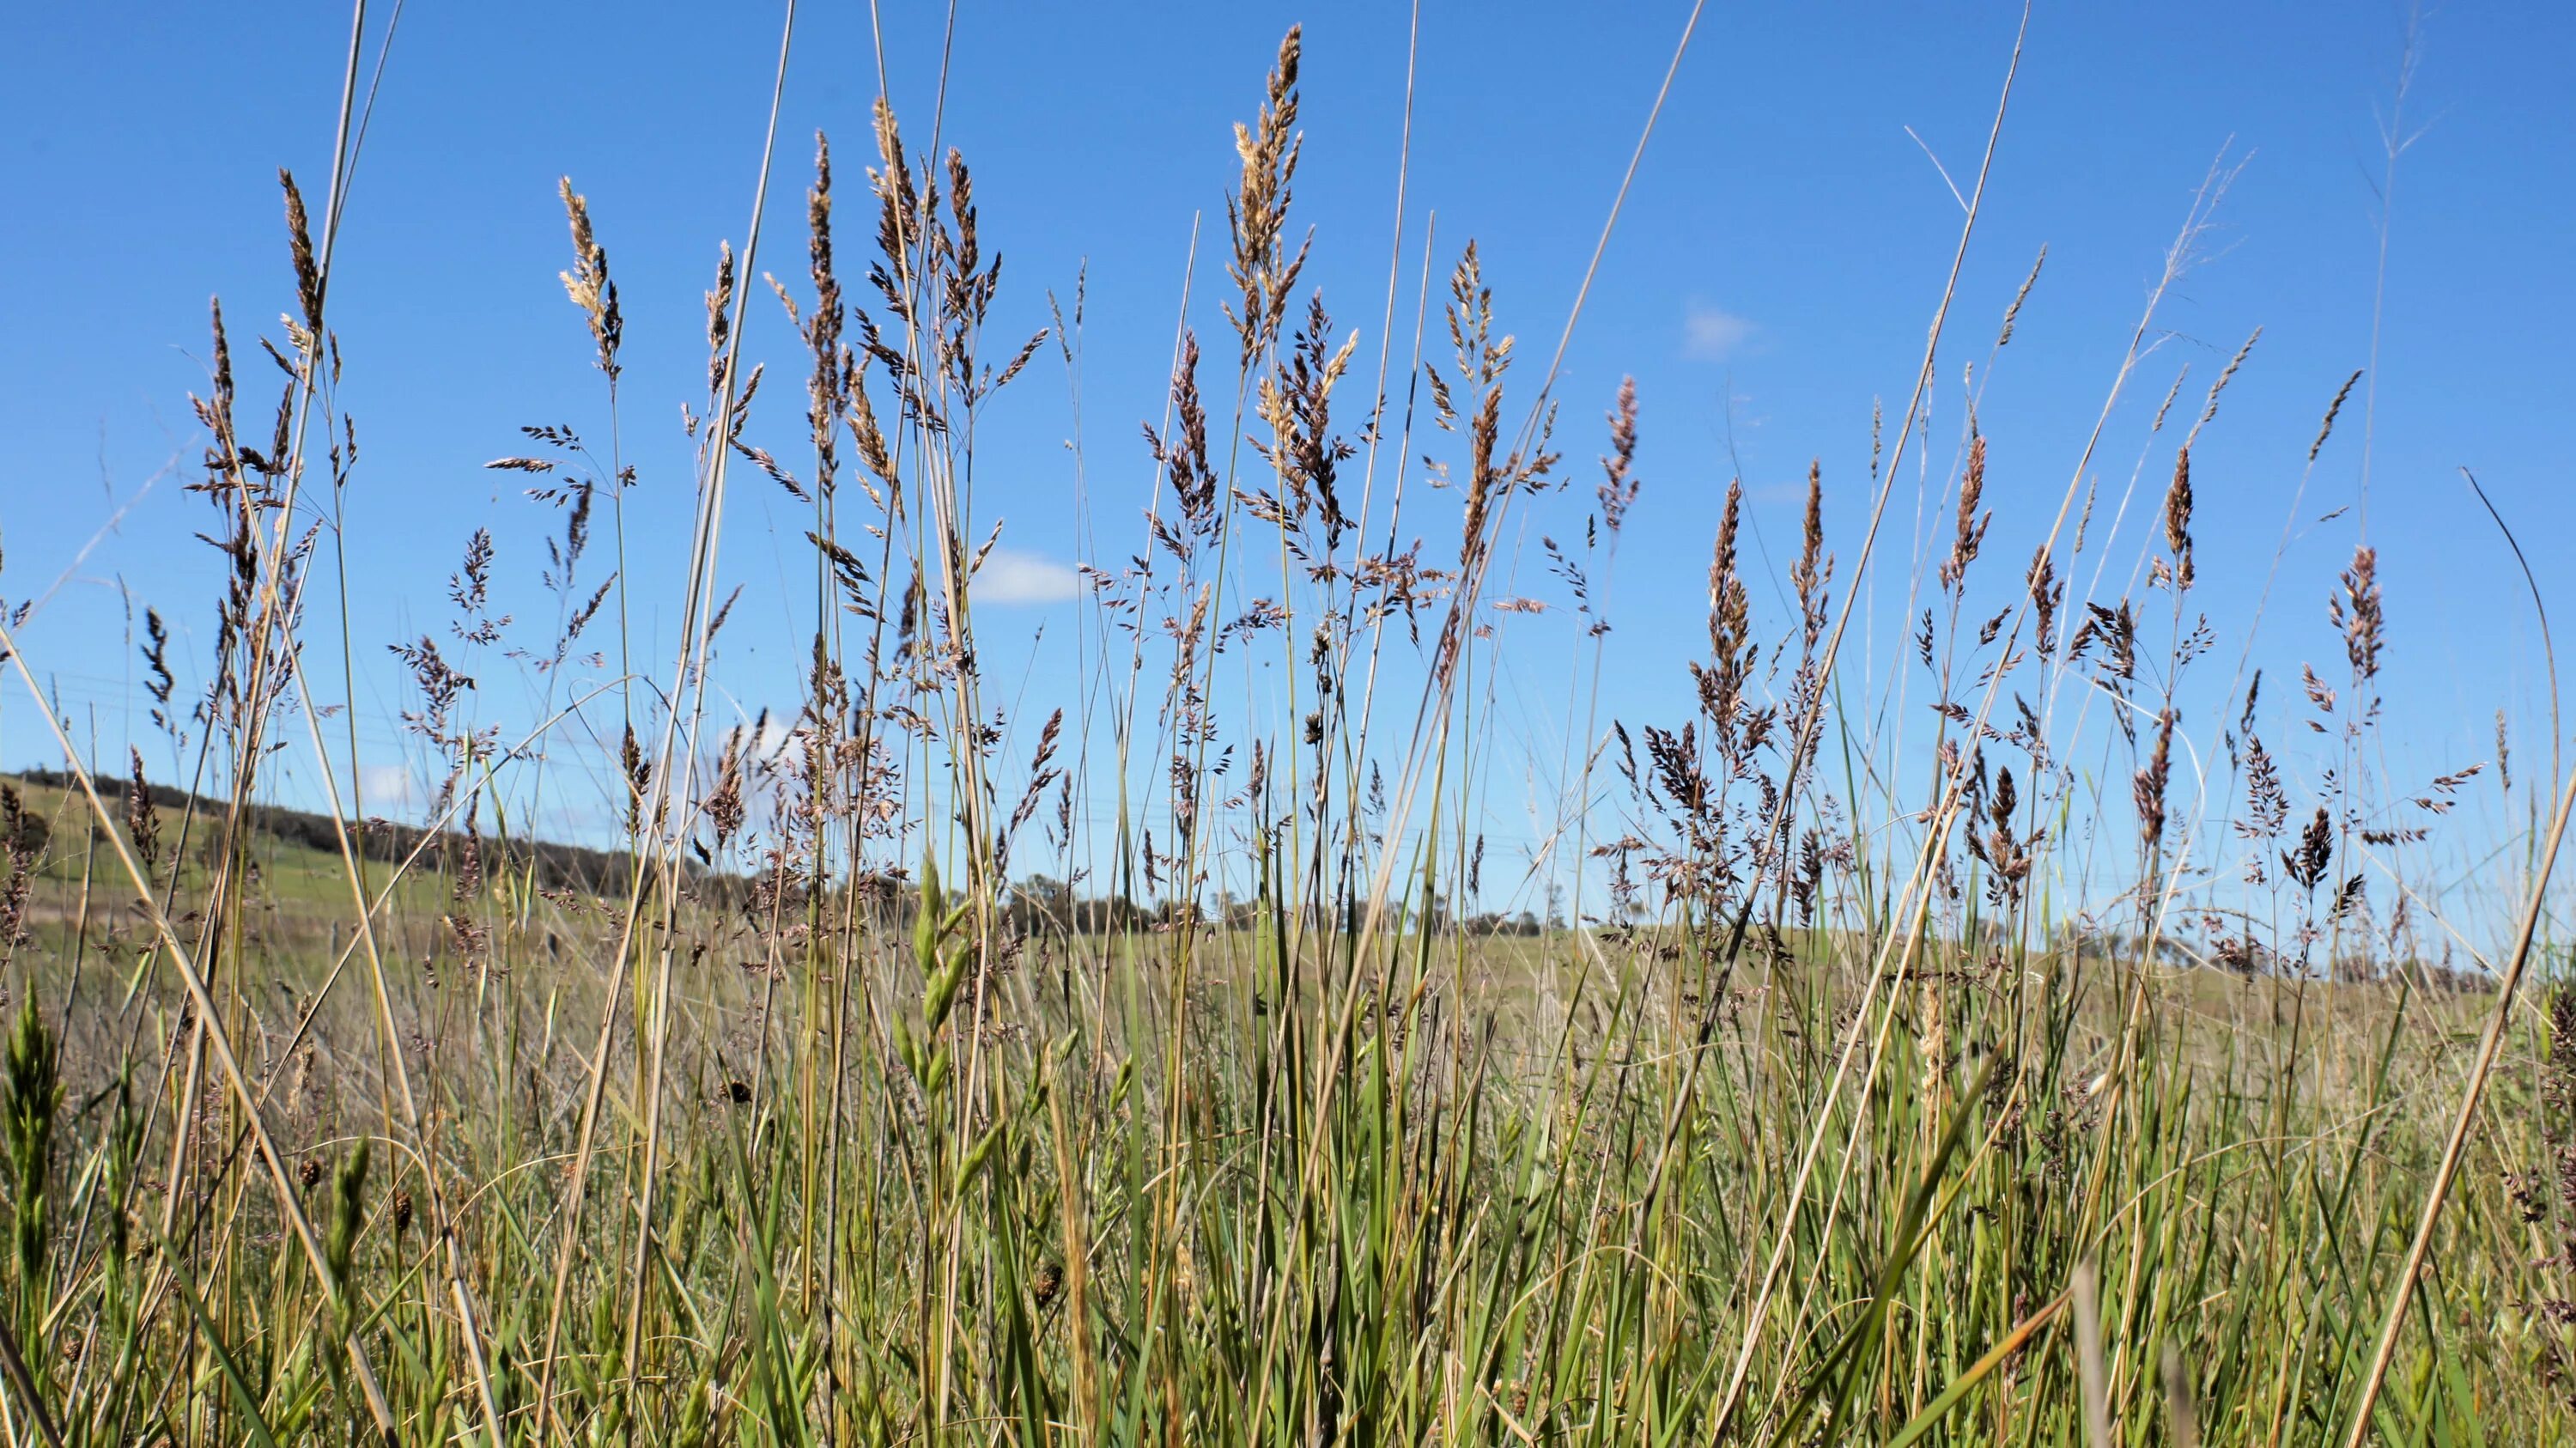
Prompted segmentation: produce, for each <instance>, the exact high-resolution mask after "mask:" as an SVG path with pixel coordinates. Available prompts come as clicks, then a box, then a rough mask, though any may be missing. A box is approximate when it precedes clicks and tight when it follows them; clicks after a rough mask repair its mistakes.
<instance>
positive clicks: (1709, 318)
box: [1682, 302, 1761, 362]
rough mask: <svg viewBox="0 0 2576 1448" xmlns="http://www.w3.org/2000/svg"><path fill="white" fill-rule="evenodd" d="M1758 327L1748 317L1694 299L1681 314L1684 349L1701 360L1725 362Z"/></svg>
mask: <svg viewBox="0 0 2576 1448" xmlns="http://www.w3.org/2000/svg"><path fill="white" fill-rule="evenodd" d="M1760 330H1761V329H1760V328H1759V327H1756V326H1755V325H1754V324H1753V320H1752V319H1751V318H1749V317H1739V316H1737V315H1735V314H1734V313H1733V312H1730V311H1727V310H1725V309H1723V308H1720V307H1713V306H1710V305H1708V304H1707V303H1705V302H1693V303H1691V304H1690V308H1689V310H1688V311H1687V312H1685V313H1684V314H1683V317H1682V340H1683V350H1684V351H1685V352H1687V353H1689V354H1690V355H1691V356H1692V357H1695V358H1697V359H1699V360H1700V361H1702V362H1724V361H1727V360H1729V359H1731V358H1733V357H1734V356H1736V355H1737V354H1738V353H1740V352H1741V351H1742V350H1743V349H1744V348H1745V346H1746V345H1747V344H1748V343H1750V342H1752V341H1753V339H1754V336H1755V335H1756V334H1757V333H1758V332H1759V331H1760Z"/></svg>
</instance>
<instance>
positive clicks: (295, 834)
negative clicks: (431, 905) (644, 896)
mask: <svg viewBox="0 0 2576 1448" xmlns="http://www.w3.org/2000/svg"><path fill="white" fill-rule="evenodd" d="M12 777H13V778H15V779H17V780H18V781H20V782H22V783H24V784H27V785H31V786H34V787H36V788H38V789H42V790H55V791H62V792H63V793H65V794H69V795H77V794H78V792H79V788H80V785H79V781H78V780H76V779H74V778H73V777H72V776H71V775H69V774H67V773H65V772H63V771H61V770H55V769H31V770H27V771H24V772H22V773H20V774H17V775H15V776H12ZM95 782H96V784H97V786H98V792H99V795H100V797H101V798H103V799H107V800H112V801H114V802H115V803H116V806H117V807H118V808H120V809H121V808H122V807H123V804H124V801H125V798H126V796H127V795H128V794H129V793H131V792H132V788H133V786H132V784H131V783H130V782H129V781H127V780H124V779H120V778H116V777H114V776H111V775H106V774H101V775H98V776H97V777H96V781H95ZM146 789H147V792H148V793H149V794H150V796H151V800H152V805H153V808H154V809H155V810H157V811H159V812H161V813H162V815H163V816H164V818H165V819H176V818H177V817H178V815H180V814H182V813H184V812H186V811H188V810H189V809H190V808H191V806H192V805H193V807H194V809H195V811H196V813H197V815H198V817H199V818H200V819H217V818H220V817H221V816H222V815H223V813H224V811H225V809H226V807H227V806H226V802H225V801H223V800H220V799H210V798H204V797H199V796H192V795H190V794H189V793H188V792H187V791H185V790H182V789H178V788H175V787H173V786H170V785H166V784H153V785H147V786H146ZM250 821H251V826H252V828H253V829H255V830H257V831H258V832H259V833H261V834H263V835H266V836H268V837H270V838H271V839H273V840H275V841H276V842H277V844H279V845H280V846H282V847H285V848H289V849H295V850H310V851H316V852H319V853H320V854H322V855H324V856H326V857H328V858H329V859H331V860H334V861H336V860H338V859H339V856H340V837H339V833H338V831H337V830H336V829H335V828H334V826H333V824H332V820H331V817H330V816H329V815H326V814H320V813H316V812H314V811H312V810H298V809H284V808H280V807H278V806H275V805H266V804H254V805H252V806H251V807H250ZM355 834H356V836H357V842H358V845H359V849H360V852H361V854H362V855H363V857H364V858H366V859H369V860H377V861H384V862H387V863H396V864H398V863H400V862H401V861H403V860H406V859H409V858H411V857H412V854H413V852H414V851H416V850H419V849H420V846H421V844H422V842H423V841H424V840H429V839H430V832H429V831H427V830H424V829H421V828H420V827H418V826H416V825H405V824H397V823H395V822H393V821H391V820H385V819H370V820H367V821H364V822H362V823H358V824H357V827H356V829H355ZM464 842H465V835H464V833H463V832H462V831H458V830H449V831H445V832H443V833H442V835H441V837H440V838H438V839H436V840H434V841H431V843H430V847H429V849H428V850H426V851H422V852H421V858H422V859H423V861H424V862H428V861H435V860H436V859H438V858H440V851H442V850H443V849H446V848H449V847H454V846H462V845H463V844H464ZM479 844H480V846H481V848H482V850H483V851H484V853H485V858H486V864H485V868H486V869H487V870H488V869H493V868H497V867H498V866H499V864H500V860H499V859H498V858H497V857H496V856H495V854H494V852H495V851H496V850H497V849H498V848H499V845H498V842H497V841H495V840H494V839H493V837H492V836H490V835H488V834H487V835H484V836H483V837H481V839H480V841H479ZM508 861H509V864H510V865H511V866H512V867H513V868H514V869H527V868H529V867H531V866H533V870H534V875H535V878H536V881H537V883H538V884H540V885H542V886H544V887H546V888H548V889H552V890H574V891H579V892H581V893H583V894H586V895H611V894H623V893H624V892H625V890H626V888H627V882H628V880H629V879H630V878H631V870H632V868H633V866H632V857H631V856H630V855H629V854H628V853H627V852H626V851H624V850H598V849H591V848H589V847H587V846H583V845H564V844H554V843H550V842H547V841H542V840H538V841H530V840H517V839H514V840H512V841H510V842H509V851H508Z"/></svg>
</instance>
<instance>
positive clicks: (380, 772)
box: [358, 764, 419, 814]
mask: <svg viewBox="0 0 2576 1448" xmlns="http://www.w3.org/2000/svg"><path fill="white" fill-rule="evenodd" d="M358 795H359V800H360V803H361V805H362V807H363V808H364V809H365V810H366V811H367V813H369V814H381V813H383V812H384V811H385V810H386V809H388V808H390V807H393V806H397V805H406V804H416V803H418V802H419V801H418V799H417V797H416V795H415V792H414V790H413V788H412V781H411V766H410V765H407V764H364V765H360V766H359V767H358Z"/></svg>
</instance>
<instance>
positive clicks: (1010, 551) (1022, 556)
mask: <svg viewBox="0 0 2576 1448" xmlns="http://www.w3.org/2000/svg"><path fill="white" fill-rule="evenodd" d="M1081 585H1082V580H1081V578H1080V577H1079V576H1077V575H1076V574H1075V573H1074V571H1073V570H1072V569H1071V568H1069V567H1067V566H1065V565H1064V564H1061V563H1058V562H1056V561H1055V560H1054V559H1052V558H1048V557H1045V556H1043V555H1041V554H1036V553H1023V552H1021V551H1019V550H1018V549H1016V548H995V549H994V550H993V551H992V552H991V553H990V554H988V555H986V556H985V559H984V566H983V568H982V569H981V570H979V571H978V572H977V573H976V574H975V581H974V584H973V585H972V588H971V591H970V596H971V597H972V598H973V599H974V600H975V601H976V602H977V603H1000V604H1015V603H1019V604H1025V603H1064V602H1067V601H1069V600H1071V599H1072V598H1073V597H1074V596H1075V595H1076V594H1078V593H1079V592H1080V591H1081Z"/></svg>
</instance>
